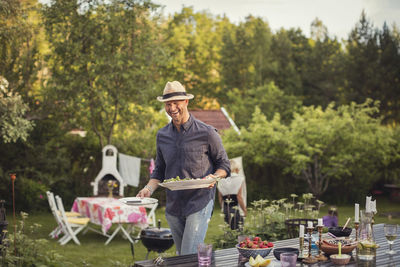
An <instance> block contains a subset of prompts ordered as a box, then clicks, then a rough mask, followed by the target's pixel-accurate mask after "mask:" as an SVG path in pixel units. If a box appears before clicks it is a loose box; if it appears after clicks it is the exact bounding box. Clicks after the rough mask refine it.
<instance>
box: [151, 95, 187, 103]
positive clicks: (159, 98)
mask: <svg viewBox="0 0 400 267" xmlns="http://www.w3.org/2000/svg"><path fill="white" fill-rule="evenodd" d="M193 98H194V95H192V94H187V95H177V96H172V97H169V98H163V97H162V96H157V100H158V101H160V102H167V101H172V100H186V99H193Z"/></svg>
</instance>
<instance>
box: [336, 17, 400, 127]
mask: <svg viewBox="0 0 400 267" xmlns="http://www.w3.org/2000/svg"><path fill="white" fill-rule="evenodd" d="M399 47H400V38H399V31H398V28H393V30H392V31H391V30H390V29H389V27H388V26H387V24H386V23H385V24H384V25H383V29H382V30H379V29H377V28H374V25H373V23H372V22H371V21H370V20H369V19H368V17H367V15H366V14H365V12H363V13H362V14H361V16H360V20H359V22H358V23H357V24H356V26H355V27H354V29H353V30H352V31H351V33H350V35H349V38H348V40H347V42H346V51H347V56H346V57H345V61H346V64H345V74H344V76H345V79H346V82H347V86H346V90H344V91H343V94H344V96H345V99H346V101H356V102H357V103H361V102H363V101H365V99H366V98H372V99H374V100H380V101H381V111H382V113H383V115H384V122H386V123H393V122H398V121H399V118H400V101H399V99H398V97H397V96H398V92H399V88H400V80H399V78H398V77H399V75H400V64H399V62H400V49H399Z"/></svg>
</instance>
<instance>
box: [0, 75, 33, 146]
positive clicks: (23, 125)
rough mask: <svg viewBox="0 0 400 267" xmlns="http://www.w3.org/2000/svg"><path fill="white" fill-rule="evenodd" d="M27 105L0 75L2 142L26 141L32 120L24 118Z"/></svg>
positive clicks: (0, 129)
mask: <svg viewBox="0 0 400 267" xmlns="http://www.w3.org/2000/svg"><path fill="white" fill-rule="evenodd" d="M28 109H29V107H28V105H27V104H26V103H24V102H23V100H22V98H21V96H20V95H19V94H18V93H15V92H13V91H12V90H9V89H8V81H7V80H6V79H5V78H3V77H1V76H0V136H1V137H2V139H3V142H4V143H14V142H16V141H17V140H18V139H21V140H23V141H26V139H27V137H28V134H29V131H31V130H32V128H33V125H34V124H33V122H31V121H29V120H27V119H26V118H25V115H26V112H27V111H28Z"/></svg>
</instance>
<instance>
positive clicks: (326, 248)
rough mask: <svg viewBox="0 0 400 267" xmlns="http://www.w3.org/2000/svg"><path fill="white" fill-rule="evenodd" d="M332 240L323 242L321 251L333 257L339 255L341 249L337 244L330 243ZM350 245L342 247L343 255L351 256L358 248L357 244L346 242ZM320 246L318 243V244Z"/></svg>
mask: <svg viewBox="0 0 400 267" xmlns="http://www.w3.org/2000/svg"><path fill="white" fill-rule="evenodd" d="M329 241H331V240H322V244H321V250H322V251H323V252H324V253H325V254H327V255H332V254H338V253H339V247H338V245H337V244H335V243H336V242H329ZM346 241H347V242H348V243H347V245H342V253H343V254H349V253H351V252H352V251H353V249H355V248H356V247H357V242H351V240H346ZM316 244H317V246H318V241H317V242H316Z"/></svg>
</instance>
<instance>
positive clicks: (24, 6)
mask: <svg viewBox="0 0 400 267" xmlns="http://www.w3.org/2000/svg"><path fill="white" fill-rule="evenodd" d="M38 11H39V10H38V4H37V0H26V1H25V0H24V1H22V0H3V1H1V2H0V62H1V64H0V75H1V76H3V77H4V78H6V79H7V81H8V83H9V85H10V88H12V90H13V91H14V92H18V93H19V94H20V95H21V97H22V99H23V101H25V102H27V103H28V104H34V103H35V99H34V98H35V97H37V96H38V95H39V90H40V85H39V84H38V72H39V70H40V68H41V63H42V59H43V58H42V57H43V56H42V54H41V52H40V49H41V47H42V46H43V39H42V35H41V28H40V16H39V12H38Z"/></svg>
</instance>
